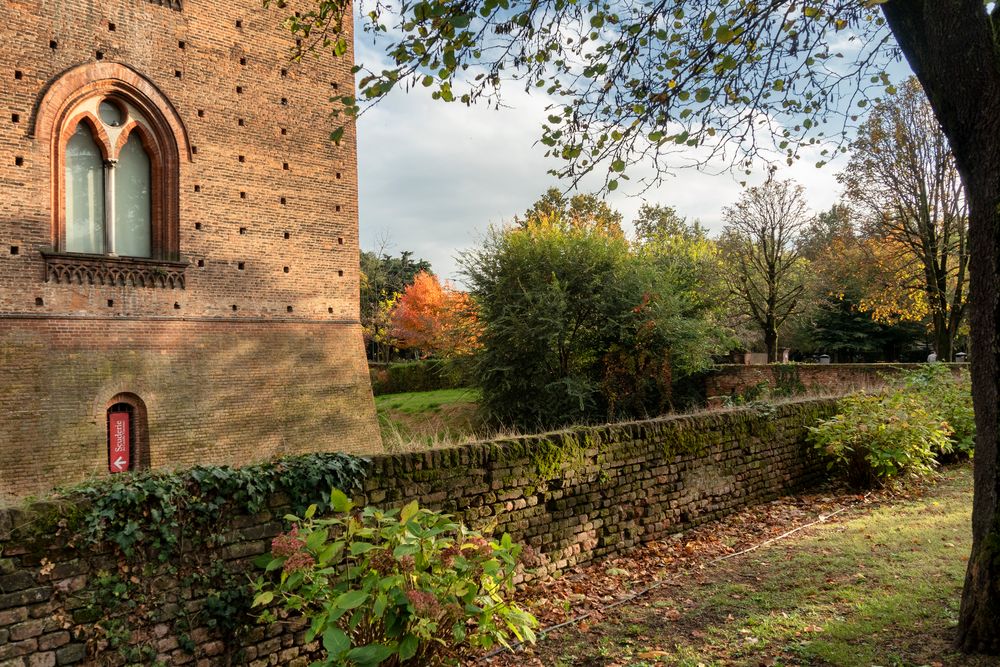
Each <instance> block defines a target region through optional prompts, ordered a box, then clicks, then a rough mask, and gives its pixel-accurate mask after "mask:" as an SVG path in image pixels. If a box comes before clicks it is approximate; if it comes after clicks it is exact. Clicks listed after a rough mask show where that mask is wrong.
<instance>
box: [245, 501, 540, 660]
mask: <svg viewBox="0 0 1000 667" xmlns="http://www.w3.org/2000/svg"><path fill="white" fill-rule="evenodd" d="M331 504H332V506H333V507H334V509H335V510H336V511H337V512H338V513H339V514H338V515H336V516H333V517H331V518H314V514H315V511H316V508H315V507H310V508H309V509H308V510H307V511H306V513H305V516H304V518H301V519H300V518H298V517H294V516H289V517H287V518H288V520H290V521H292V522H293V527H292V530H291V531H290V532H288V533H285V534H283V535H279V536H278V537H277V538H275V539H274V541H273V543H272V552H271V554H270V555H269V556H265V557H264V558H263V559H262V562H261V565H263V567H265V568H266V570H267V571H268V572H274V571H276V570H279V569H280V571H281V572H280V579H279V581H277V582H275V581H274V580H273V579H266V578H260V579H258V580H257V582H256V585H255V587H256V598H255V600H254V604H255V606H260V605H268V604H271V603H272V602H275V601H276V606H277V607H278V608H279V609H283V610H286V611H294V612H301V613H302V614H304V615H305V616H306V617H307V618H308V619H309V620H310V621H311V625H310V627H309V630H308V632H307V634H306V641H307V642H309V641H312V640H313V639H314V638H316V637H320V638H322V645H323V649H324V650H325V653H326V659H325V661H324V662H321V663H314V664H322V665H352V666H357V667H362V666H368V665H387V666H395V665H400V664H404V663H405V664H409V665H442V664H449V663H452V662H455V661H457V660H458V659H460V658H461V657H462V656H464V655H466V654H468V653H469V652H471V651H472V650H475V649H486V648H490V647H492V646H495V645H497V644H507V643H508V641H509V640H510V638H511V637H514V638H516V639H518V640H525V641H534V637H535V636H534V631H533V629H534V628H535V627H536V625H537V622H536V621H535V619H534V617H533V616H531V615H530V614H528V613H527V612H524V611H522V610H521V609H519V608H518V607H517V606H515V605H513V604H510V603H509V602H507V601H506V600H505V599H504V594H505V593H507V592H509V591H510V589H511V588H512V577H513V575H514V569H515V566H516V564H517V558H518V556H519V554H520V551H521V547H520V546H518V545H515V544H512V543H511V540H510V536H508V535H504V536H503V539H502V540H501V541H500V543H499V544H498V543H495V542H488V541H487V540H485V539H484V538H483V537H482V536H481V535H480V534H479V533H476V532H474V531H470V530H468V529H466V528H465V527H464V526H462V525H461V524H460V523H456V522H455V521H453V520H452V519H451V517H449V516H446V515H442V514H439V513H436V512H432V511H429V510H426V509H422V508H419V507H418V506H417V503H416V502H413V503H410V504H409V505H407V506H406V507H404V508H403V509H402V510H388V511H383V510H380V509H377V508H373V507H366V508H364V509H362V510H360V511H354V507H353V504H352V503H351V502H350V501H349V500H348V499H347V497H346V496H345V495H344V494H343V493H341V492H339V491H334V492H333V494H332V496H331ZM273 619H274V615H273V612H272V611H266V612H265V613H264V614H263V615H262V620H265V621H270V620H273Z"/></svg>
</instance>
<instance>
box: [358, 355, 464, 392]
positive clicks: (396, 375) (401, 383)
mask: <svg viewBox="0 0 1000 667" xmlns="http://www.w3.org/2000/svg"><path fill="white" fill-rule="evenodd" d="M369 371H370V372H371V378H372V392H374V394H375V395H376V396H380V395H382V394H400V393H403V392H407V391H434V390H435V389H458V388H460V387H465V386H468V384H469V381H468V373H467V371H466V369H465V367H464V364H462V363H461V362H459V361H455V360H447V359H426V360H424V361H410V362H406V363H399V364H384V365H378V366H375V365H372V366H370V367H369Z"/></svg>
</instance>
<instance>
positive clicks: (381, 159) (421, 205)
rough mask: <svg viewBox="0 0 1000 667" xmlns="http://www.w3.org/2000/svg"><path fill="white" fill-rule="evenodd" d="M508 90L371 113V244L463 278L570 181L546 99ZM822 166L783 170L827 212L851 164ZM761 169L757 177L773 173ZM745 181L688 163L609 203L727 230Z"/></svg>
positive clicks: (361, 139) (366, 122) (367, 118)
mask: <svg viewBox="0 0 1000 667" xmlns="http://www.w3.org/2000/svg"><path fill="white" fill-rule="evenodd" d="M359 41H363V40H359ZM373 59H375V56H374V54H373V53H372V52H371V50H370V47H367V46H366V45H365V44H363V43H359V44H358V60H359V62H366V61H371V60H373ZM894 78H895V77H894ZM504 96H505V99H504V102H505V104H506V106H507V107H508V108H505V109H500V110H496V109H491V108H487V107H486V106H473V107H466V106H463V105H461V104H457V103H453V104H445V103H442V102H437V101H434V100H432V99H431V98H430V93H429V91H428V89H424V88H420V87H418V90H415V91H412V92H410V93H404V92H403V91H395V92H394V93H393V94H392V95H390V96H389V97H388V98H386V99H385V100H383V101H382V102H381V103H379V104H378V105H377V106H375V107H374V108H372V109H370V110H369V111H367V112H366V113H365V114H364V115H363V116H362V118H361V119H360V121H359V124H358V167H359V171H360V173H359V179H360V183H359V186H360V213H361V218H360V221H361V247H362V249H364V250H372V249H376V248H378V247H380V246H383V245H385V246H386V248H387V251H388V252H391V253H392V254H398V253H399V252H400V251H402V250H410V251H412V252H413V253H414V255H415V256H416V257H421V258H424V259H427V260H429V261H430V262H431V264H432V266H433V267H434V270H435V272H436V273H438V275H440V276H442V277H444V278H451V279H455V280H456V281H458V282H460V276H459V275H458V265H457V262H456V260H455V255H456V254H457V253H458V252H459V251H460V250H462V249H464V248H468V247H469V246H471V245H474V244H476V243H477V241H478V240H479V239H480V238H482V235H483V232H484V231H485V230H486V228H487V227H488V226H489V225H490V224H491V223H501V222H504V221H509V220H510V219H511V218H512V217H513V216H514V215H516V214H519V213H522V212H523V211H524V210H525V209H526V208H528V207H529V206H530V205H531V203H532V202H534V201H535V200H536V199H537V198H538V196H539V195H541V194H542V193H543V192H544V191H545V190H546V189H547V188H549V187H552V186H558V187H565V184H560V183H559V182H558V181H557V179H555V178H553V177H552V176H549V175H548V174H547V173H546V171H547V169H548V168H549V166H550V164H549V163H550V161H551V160H550V159H548V158H545V149H544V147H543V146H541V145H540V144H537V145H536V141H537V139H538V137H539V136H540V134H541V124H542V122H543V120H544V118H545V115H546V114H545V113H544V107H545V103H546V100H545V98H544V96H529V95H527V94H526V93H524V92H523V91H522V90H520V89H518V87H517V86H516V85H512V86H510V87H509V89H505V93H504ZM815 162H816V160H815V159H812V160H807V159H803V160H801V161H800V162H798V163H796V164H795V165H794V166H793V167H785V168H783V169H781V170H779V172H778V175H779V177H781V178H793V179H795V180H796V181H798V182H799V183H801V184H802V185H803V186H804V187H805V188H806V195H807V197H808V200H809V202H810V204H811V207H812V209H813V210H814V211H817V212H818V211H820V210H823V209H825V208H828V207H829V206H830V205H832V204H833V203H835V202H836V201H837V199H838V198H839V194H840V188H839V186H838V184H837V181H836V173H837V171H838V170H840V169H841V168H843V162H844V160H843V159H840V160H836V161H833V162H831V163H830V164H828V165H827V166H825V167H823V168H822V169H817V168H816V167H815ZM759 171H760V173H758V174H756V180H757V181H759V180H761V178H762V177H763V173H764V170H763V169H761V170H759ZM738 180H739V179H737V178H735V177H734V176H732V175H729V174H722V175H710V174H705V173H699V172H697V171H694V170H692V169H680V170H677V171H675V172H674V174H673V175H672V176H670V177H668V178H667V179H666V181H665V183H664V184H663V185H662V186H661V187H659V188H658V189H656V190H650V191H648V192H646V193H645V194H644V195H643V197H642V198H640V197H637V196H634V195H630V194H629V193H628V192H627V189H626V191H624V192H623V191H622V190H621V189H620V190H619V191H616V192H615V193H612V195H611V196H610V197H609V198H608V201H609V202H610V204H611V205H612V206H613V207H614V208H616V209H618V210H619V211H621V212H622V213H623V214H624V218H625V221H626V225H625V227H626V233H628V232H630V230H631V226H630V221H631V220H632V218H633V217H634V214H635V212H636V211H637V210H638V208H639V207H640V206H641V205H642V203H643V202H644V201H645V202H649V203H653V204H665V205H669V206H674V207H675V208H676V209H677V210H678V211H679V212H680V213H681V214H682V215H684V216H687V217H688V218H689V219H694V218H697V219H699V220H701V221H702V223H704V224H706V225H707V226H708V227H709V229H711V230H714V231H718V230H719V229H720V228H721V226H722V222H721V217H722V209H723V208H724V207H725V206H727V205H730V204H732V203H733V202H735V201H736V200H737V199H738V198H739V196H740V192H741V190H742V188H741V186H740V184H739V182H738ZM752 182H754V179H751V183H752ZM598 185H599V183H596V182H595V183H592V184H591V185H590V187H592V188H595V189H596V187H597V186H598Z"/></svg>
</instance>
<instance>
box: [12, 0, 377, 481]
mask: <svg viewBox="0 0 1000 667" xmlns="http://www.w3.org/2000/svg"><path fill="white" fill-rule="evenodd" d="M293 10H294V7H292V8H289V9H282V10H279V9H271V10H264V9H262V8H261V6H260V3H259V2H220V1H218V0H159V1H156V0H154V1H150V0H10V1H8V2H4V3H2V4H0V39H2V46H0V495H7V496H11V495H23V494H27V493H34V492H39V491H43V490H45V489H47V488H51V487H52V486H54V485H56V484H60V483H66V482H73V481H77V480H80V479H83V478H85V477H87V476H91V475H105V474H112V473H113V472H116V471H118V470H125V469H138V468H143V467H150V466H151V467H164V466H169V467H173V466H186V465H193V464H199V463H213V464H220V463H227V464H236V465H239V464H243V463H247V462H250V461H254V460H260V459H263V458H267V457H270V456H273V455H279V454H291V453H301V452H306V451H346V452H358V453H360V452H372V451H377V450H378V449H380V448H381V442H380V440H379V436H378V431H377V428H376V422H375V413H374V404H373V401H372V395H371V387H370V384H369V380H368V372H367V365H366V362H365V356H364V351H363V345H362V337H361V327H360V324H359V321H358V219H357V215H358V201H357V161H356V152H355V137H354V133H353V128H349V129H348V132H347V133H346V136H345V138H344V141H343V142H342V144H341V145H340V146H335V145H333V144H332V143H331V142H330V141H329V139H328V136H329V132H330V130H331V129H332V127H331V120H330V118H329V113H330V111H331V108H332V104H331V102H330V101H329V99H330V97H331V96H332V95H343V94H350V93H351V91H352V90H353V77H352V75H351V72H350V68H351V65H352V58H350V57H346V58H343V59H339V60H334V59H333V58H332V56H330V55H324V56H321V57H319V58H306V59H304V60H303V62H301V63H293V62H290V60H289V52H290V48H291V47H292V46H294V38H293V37H292V36H291V35H290V34H288V33H287V32H286V31H285V30H283V29H282V27H281V22H282V19H283V17H284V15H285V13H287V12H290V11H293ZM348 41H349V42H350V40H348ZM112 425H113V426H112ZM122 431H127V433H126V434H124V435H123V433H122ZM123 438H124V442H123V440H122V439H123ZM123 453H124V456H123Z"/></svg>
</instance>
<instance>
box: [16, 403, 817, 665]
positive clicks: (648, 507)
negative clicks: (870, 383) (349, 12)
mask: <svg viewBox="0 0 1000 667" xmlns="http://www.w3.org/2000/svg"><path fill="white" fill-rule="evenodd" d="M835 409H836V401H835V400H833V399H823V400H804V401H797V402H790V403H786V404H783V405H779V406H775V407H763V408H756V409H738V410H727V411H718V412H711V413H705V414H700V415H694V416H683V417H666V418H661V419H656V420H651V421H644V422H635V423H628V424H617V425H609V426H598V427H588V428H577V429H573V430H568V431H563V432H558V433H549V434H544V435H538V436H528V437H520V438H513V439H508V440H502V441H494V442H483V443H475V444H471V445H467V446H464V447H458V448H453V449H445V450H438V451H431V452H426V453H414V454H400V455H393V456H381V457H377V458H375V459H373V460H372V461H371V463H370V465H369V475H368V479H367V481H366V482H365V487H364V500H367V501H368V502H371V503H374V504H382V505H397V504H400V503H403V502H404V501H409V500H411V499H414V498H416V499H418V500H419V501H420V502H421V503H422V504H424V505H427V506H431V507H436V508H441V509H444V510H447V511H450V512H455V513H457V514H458V515H460V516H461V517H462V518H464V520H465V521H466V522H467V523H469V524H471V525H473V526H476V527H480V528H493V529H494V530H495V531H497V532H498V533H499V532H504V531H506V532H509V533H511V534H512V536H513V537H514V538H515V539H516V540H519V541H523V542H525V543H527V544H529V545H531V546H532V547H533V548H534V550H535V552H536V553H537V557H538V561H539V567H538V568H537V570H536V571H534V572H526V573H525V575H524V576H523V577H522V578H524V577H532V576H541V575H547V574H551V573H554V572H557V571H560V570H563V569H565V568H568V567H571V566H573V565H578V564H581V563H586V562H589V561H592V560H594V559H597V558H601V557H604V556H609V555H612V554H617V553H621V552H623V551H626V550H628V549H630V548H632V547H635V546H637V545H640V544H643V543H645V542H649V541H652V540H656V539H659V538H662V537H665V536H667V535H669V534H671V533H675V532H679V531H682V530H685V529H687V528H690V527H692V526H695V525H698V524H701V523H704V522H706V521H711V520H713V519H716V518H718V517H721V516H723V515H725V514H727V513H730V512H732V511H734V510H736V509H738V508H741V507H744V506H748V505H753V504H756V503H760V502H764V501H767V500H770V499H772V498H775V497H777V496H779V495H781V494H783V493H786V492H788V491H790V490H795V489H800V488H803V487H806V486H808V485H810V484H813V483H815V482H817V481H818V480H820V479H821V478H822V477H823V471H824V466H823V463H822V461H821V460H820V459H819V458H818V457H817V456H816V454H815V453H814V450H813V449H812V447H810V446H809V445H808V444H807V443H806V427H807V426H809V425H812V424H814V423H815V422H816V420H817V419H820V418H824V417H827V416H830V415H832V414H833V413H834V411H835ZM287 506H288V503H287V499H282V498H280V497H276V498H273V499H272V503H271V507H270V509H269V510H268V511H264V512H261V513H259V514H255V515H252V516H240V517H236V518H234V519H232V520H231V521H230V522H229V524H228V525H223V526H218V527H217V531H216V532H217V533H218V535H219V536H220V540H219V544H218V545H217V546H214V547H212V548H211V550H210V552H208V553H204V554H201V556H202V557H207V560H208V561H209V562H212V563H215V564H222V566H223V567H225V568H226V569H227V570H229V571H232V572H241V571H246V570H250V571H252V567H251V566H250V564H249V563H250V561H251V560H252V559H253V558H254V557H255V556H256V555H258V554H261V553H264V552H265V551H266V550H267V549H268V548H269V543H270V540H271V538H272V537H273V536H274V535H276V534H277V533H278V532H280V531H281V530H282V529H283V528H284V526H283V525H282V520H281V518H280V517H282V516H283V515H284V513H285V512H286V510H287ZM51 511H52V507H51V506H50V505H45V504H36V505H34V506H32V507H28V508H23V507H22V508H19V509H10V510H0V547H2V553H0V667H44V666H52V665H67V664H76V663H84V662H86V663H88V664H109V665H120V664H124V663H125V662H144V663H153V662H156V661H160V662H162V663H164V664H187V663H190V664H197V665H198V666H199V667H200V666H202V665H205V666H207V665H224V664H226V665H228V664H251V665H254V666H255V667H257V666H259V667H263V666H265V665H274V664H281V665H291V666H293V667H304V666H305V665H307V664H308V663H309V661H310V659H311V657H312V655H313V652H314V651H315V650H316V649H317V644H316V643H313V644H311V645H305V643H304V626H303V623H302V622H301V621H296V620H294V619H292V620H289V621H288V622H285V623H276V624H274V625H271V626H269V627H263V626H253V625H251V626H246V627H241V628H237V629H235V630H234V629H228V630H223V629H220V627H219V625H218V623H217V622H216V621H217V620H218V619H217V618H216V617H215V616H213V612H212V609H213V608H214V607H216V606H217V604H218V599H219V598H218V593H219V592H218V591H217V592H216V593H215V598H213V599H211V600H210V599H209V598H208V597H206V596H204V595H202V596H200V597H199V595H198V594H197V593H195V589H194V588H193V587H192V585H191V583H190V582H189V581H185V580H183V579H182V578H181V577H177V576H175V577H171V576H169V575H163V574H162V568H161V569H159V570H158V569H156V567H161V566H156V567H154V565H155V564H154V563H145V564H143V563H139V564H131V565H129V566H128V567H127V568H125V569H124V570H123V569H122V562H121V560H120V558H118V557H116V556H114V555H113V554H112V553H110V552H109V551H101V550H97V551H94V550H92V549H86V548H80V549H77V548H73V547H71V546H68V545H67V544H66V541H65V539H64V538H63V537H60V535H59V532H60V531H59V527H58V524H56V525H51V526H50V527H49V529H45V530H42V531H39V529H38V521H39V519H40V517H44V516H47V515H51V513H52V512H51ZM188 557H192V554H190V553H187V554H185V553H181V554H180V555H179V556H178V558H179V559H183V558H188ZM169 565H171V563H167V566H169ZM147 571H152V572H154V575H148V572H147ZM109 572H110V573H115V572H117V573H118V575H120V582H119V583H120V585H121V586H124V587H126V588H128V587H129V586H135V587H139V586H145V587H147V588H148V590H150V591H152V592H151V593H150V596H149V597H148V598H146V600H147V602H146V606H143V604H141V600H140V601H139V602H137V604H136V605H135V606H132V607H129V608H128V610H127V612H122V611H121V609H120V607H116V606H115V604H117V603H115V602H114V600H113V599H112V598H109V597H108V596H114V595H120V594H119V593H115V590H116V589H115V588H114V587H113V586H109V585H108V582H107V577H108V573H109ZM147 576H151V577H152V578H153V579H154V580H153V581H152V582H149V581H145V580H144V579H143V577H147ZM245 580H246V579H242V581H245ZM102 582H103V583H102ZM153 593H155V596H154V595H153ZM222 593H225V591H223V592H222ZM102 595H103V596H105V597H104V598H102V597H101V596H102ZM154 599H155V601H156V602H155V605H154V604H153V603H152V602H150V601H151V600H154ZM150 606H153V607H154V608H149V607H150ZM112 610H118V611H112ZM112 614H120V615H121V618H120V619H119V622H118V623H117V624H115V625H114V627H115V628H117V630H116V631H115V632H116V634H113V636H112V633H109V632H108V631H107V628H106V627H104V628H103V629H98V627H97V624H98V622H100V621H102V620H103V621H105V622H106V621H107V620H108V617H109V616H110V615H112ZM105 625H107V624H106V623H105Z"/></svg>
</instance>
